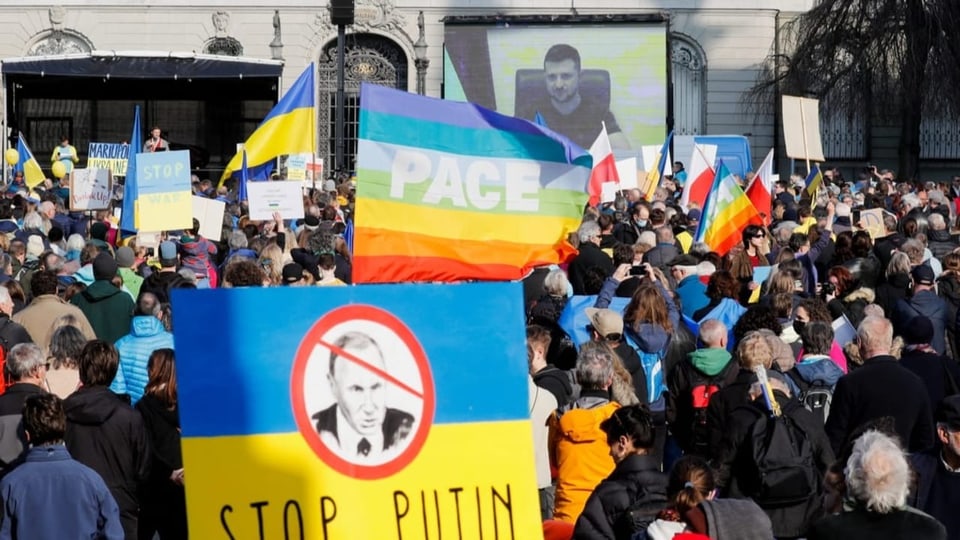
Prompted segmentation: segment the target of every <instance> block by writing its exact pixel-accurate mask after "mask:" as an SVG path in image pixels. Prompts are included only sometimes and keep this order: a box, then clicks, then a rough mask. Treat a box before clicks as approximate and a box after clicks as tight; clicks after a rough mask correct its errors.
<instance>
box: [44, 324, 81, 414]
mask: <svg viewBox="0 0 960 540" xmlns="http://www.w3.org/2000/svg"><path fill="white" fill-rule="evenodd" d="M86 344H87V338H86V337H85V336H84V335H83V332H81V331H80V329H78V328H77V327H76V326H70V325H66V326H61V327H60V328H57V329H56V330H54V331H53V334H51V335H50V348H49V353H48V360H49V362H50V364H51V365H50V367H49V368H48V369H47V389H48V390H49V391H50V393H51V394H56V395H57V396H58V397H59V398H60V399H67V396H69V395H70V394H72V393H73V392H74V391H75V390H76V389H77V387H78V386H79V385H80V369H79V368H78V366H77V358H79V357H80V351H82V350H83V346H84V345H86Z"/></svg>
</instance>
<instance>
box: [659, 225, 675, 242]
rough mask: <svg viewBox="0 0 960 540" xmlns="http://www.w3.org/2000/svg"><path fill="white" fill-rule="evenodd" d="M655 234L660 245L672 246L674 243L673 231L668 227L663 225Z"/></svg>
mask: <svg viewBox="0 0 960 540" xmlns="http://www.w3.org/2000/svg"><path fill="white" fill-rule="evenodd" d="M656 233H657V242H659V243H661V244H672V243H673V241H674V237H673V230H672V229H670V227H668V226H666V225H664V226H663V227H660V228H659V229H657V230H656Z"/></svg>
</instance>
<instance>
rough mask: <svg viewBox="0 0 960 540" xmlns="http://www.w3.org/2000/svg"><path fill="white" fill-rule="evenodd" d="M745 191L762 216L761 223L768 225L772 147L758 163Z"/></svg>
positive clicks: (771, 199) (770, 211)
mask: <svg viewBox="0 0 960 540" xmlns="http://www.w3.org/2000/svg"><path fill="white" fill-rule="evenodd" d="M746 192H747V197H748V198H749V199H750V202H752V203H753V206H754V208H756V209H757V212H760V215H761V216H762V217H763V224H764V225H769V224H770V219H771V217H770V216H771V214H772V212H773V210H772V208H773V148H771V149H770V152H769V153H767V157H766V158H764V160H763V163H761V164H760V168H759V169H757V173H756V174H755V175H754V176H753V180H752V181H751V182H750V185H749V186H747V190H746Z"/></svg>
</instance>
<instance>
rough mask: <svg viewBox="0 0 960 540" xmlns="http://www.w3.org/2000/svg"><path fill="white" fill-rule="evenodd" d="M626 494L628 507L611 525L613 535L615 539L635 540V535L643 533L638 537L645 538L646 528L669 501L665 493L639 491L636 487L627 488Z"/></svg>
mask: <svg viewBox="0 0 960 540" xmlns="http://www.w3.org/2000/svg"><path fill="white" fill-rule="evenodd" d="M627 493H628V494H629V496H630V501H631V502H630V506H628V507H627V509H626V510H624V512H623V514H621V515H620V517H619V519H617V521H616V522H615V523H614V524H613V528H614V533H615V534H616V537H617V538H637V537H638V536H637V533H643V535H642V536H639V537H640V538H645V537H646V532H647V527H649V526H650V524H651V523H653V522H654V521H655V520H656V519H657V514H659V513H660V511H661V510H663V509H664V507H666V506H667V503H668V502H669V501H668V500H667V496H666V494H665V493H659V492H654V491H649V490H640V489H637V487H636V486H634V487H628V488H627ZM628 533H629V534H628ZM630 535H633V536H630Z"/></svg>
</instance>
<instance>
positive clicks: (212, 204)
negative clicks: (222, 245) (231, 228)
mask: <svg viewBox="0 0 960 540" xmlns="http://www.w3.org/2000/svg"><path fill="white" fill-rule="evenodd" d="M226 207H227V205H226V203H224V202H223V201H217V200H214V199H208V198H206V197H197V196H196V195H194V196H193V217H195V218H197V221H199V222H200V236H202V237H204V238H207V239H210V240H213V241H214V242H217V241H219V240H220V236H222V235H223V212H224V210H225V209H226Z"/></svg>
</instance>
